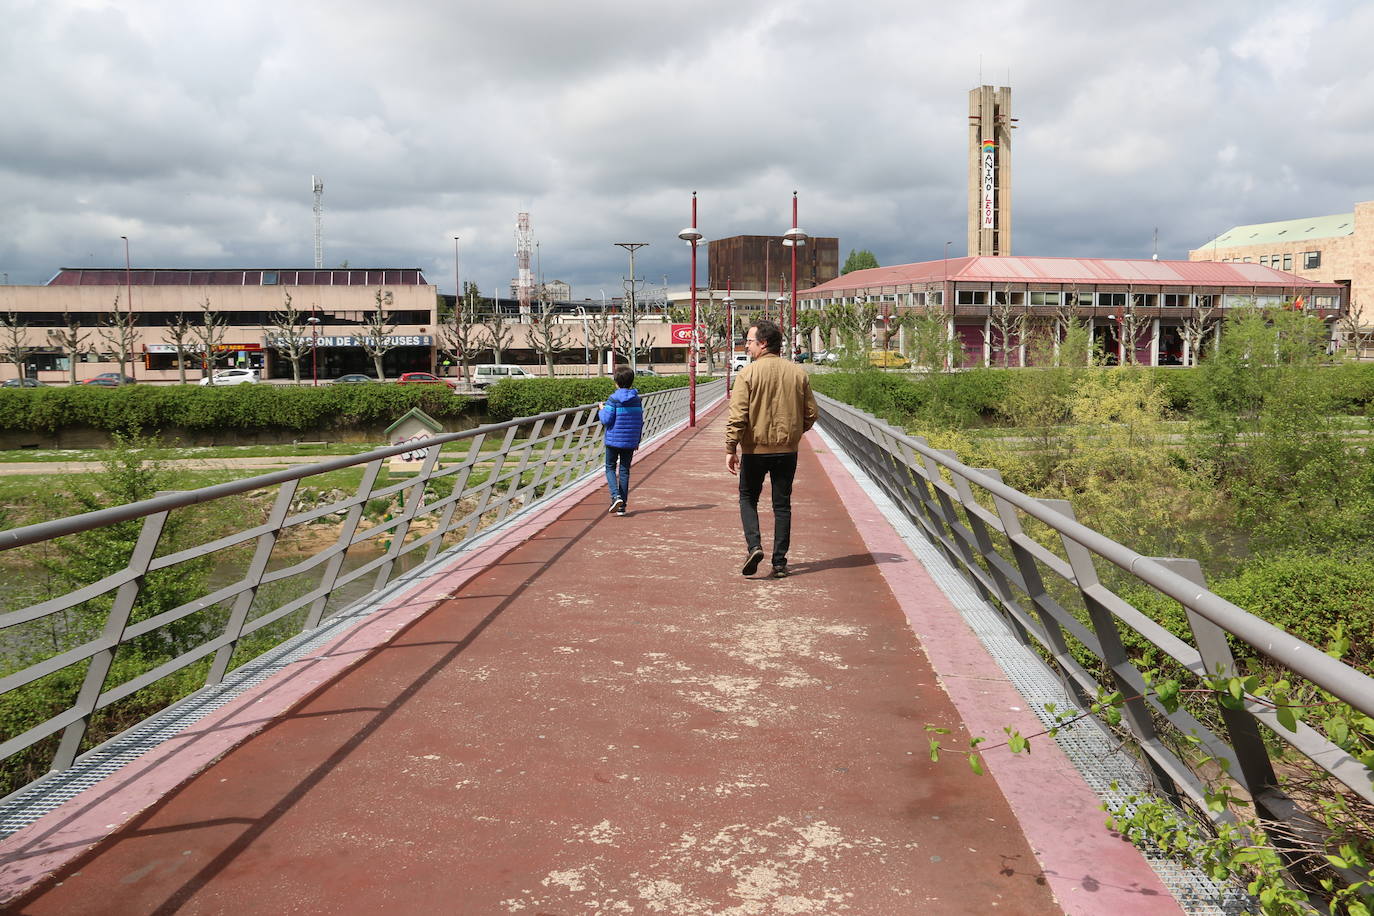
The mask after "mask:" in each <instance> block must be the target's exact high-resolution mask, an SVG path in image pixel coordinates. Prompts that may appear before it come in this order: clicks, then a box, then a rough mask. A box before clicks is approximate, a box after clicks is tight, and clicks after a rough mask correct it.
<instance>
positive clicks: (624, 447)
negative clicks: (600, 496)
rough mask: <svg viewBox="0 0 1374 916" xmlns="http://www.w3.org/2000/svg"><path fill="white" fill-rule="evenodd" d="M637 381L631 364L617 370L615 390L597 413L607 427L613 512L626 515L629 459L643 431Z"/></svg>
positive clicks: (609, 479)
mask: <svg viewBox="0 0 1374 916" xmlns="http://www.w3.org/2000/svg"><path fill="white" fill-rule="evenodd" d="M634 383H635V371H634V370H633V369H631V368H630V367H629V366H621V367H620V368H619V369H617V370H615V384H616V390H615V391H613V392H611V396H610V397H609V398H607V399H606V403H605V404H603V405H601V413H600V414H599V415H598V416H599V418H600V420H601V425H602V426H605V427H606V485H607V486H608V487H610V489H611V509H610V511H611V514H612V515H624V514H625V507H626V505H627V504H628V503H629V501H630V462H632V461H633V460H634V457H635V449H637V448H639V437H640V436H641V435H642V434H643V432H644V408H643V407H642V406H641V405H640V403H639V392H638V391H637V390H636V389H635V388H634V387H633V386H634Z"/></svg>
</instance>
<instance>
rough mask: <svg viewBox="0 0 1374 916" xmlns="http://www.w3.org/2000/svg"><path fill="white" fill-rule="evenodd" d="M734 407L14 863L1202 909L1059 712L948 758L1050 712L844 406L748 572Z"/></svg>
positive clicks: (21, 866) (223, 722)
mask: <svg viewBox="0 0 1374 916" xmlns="http://www.w3.org/2000/svg"><path fill="white" fill-rule="evenodd" d="M722 423H723V419H722V414H720V413H717V414H716V415H715V417H714V418H713V419H710V420H709V422H707V421H703V425H702V426H700V427H698V428H697V429H696V430H690V431H687V432H685V433H683V434H680V435H678V436H676V437H675V438H673V439H671V440H669V441H667V442H665V443H663V444H662V445H661V446H659V447H658V448H656V449H654V450H652V451H649V450H646V452H645V453H643V454H641V456H640V458H639V460H638V461H637V462H636V464H635V468H634V480H633V483H632V487H631V494H632V505H631V512H630V515H629V516H628V517H626V518H616V517H612V516H608V515H606V514H605V507H606V503H607V500H606V498H605V497H604V487H601V488H597V489H596V490H595V492H593V493H586V494H584V496H583V497H581V498H580V501H578V499H579V498H577V497H575V498H572V499H565V500H564V501H563V503H562V504H561V505H559V506H556V507H553V508H551V509H550V510H548V511H546V512H545V513H544V514H543V517H542V519H541V520H539V521H538V522H532V523H530V524H529V525H526V526H525V530H524V531H523V532H522V533H521V534H520V535H519V537H520V538H523V540H519V541H518V542H516V541H513V540H512V538H514V537H515V536H514V535H512V537H508V538H507V539H506V541H505V542H504V545H503V546H500V547H497V548H493V549H491V550H488V551H486V552H485V553H484V554H481V555H476V556H472V557H468V558H465V559H464V560H463V562H462V567H463V568H462V569H460V570H457V571H453V572H450V573H448V574H446V575H445V576H441V577H439V578H436V579H434V580H431V581H430V582H429V583H427V584H426V585H425V586H424V587H423V588H421V589H418V590H417V591H416V592H415V593H414V594H412V595H410V596H408V597H407V598H406V599H405V600H402V601H401V602H399V603H397V604H396V605H394V606H392V607H390V608H388V609H386V610H384V611H382V612H379V613H378V614H377V615H376V616H375V617H374V618H373V619H372V621H371V622H370V623H368V624H367V625H365V626H364V627H361V628H360V629H359V630H357V631H355V632H354V633H352V634H350V635H348V636H345V637H343V638H342V639H341V640H339V641H338V642H337V643H335V644H334V645H333V646H331V647H329V648H328V649H326V650H324V651H323V652H321V653H320V654H319V655H318V656H316V657H315V658H312V659H308V660H306V661H303V662H300V663H298V664H297V665H295V666H293V669H292V670H289V671H287V672H284V673H283V674H282V675H281V676H280V677H278V678H276V679H274V681H273V682H272V683H270V684H268V685H265V686H264V687H262V688H259V689H258V690H257V691H256V692H255V693H253V694H251V695H248V696H245V697H243V698H242V699H240V700H239V701H237V702H236V703H235V704H233V706H231V707H229V708H226V709H225V710H223V711H221V713H219V714H218V715H217V716H216V717H215V718H214V719H213V720H207V721H205V722H203V723H201V725H200V726H199V727H198V728H197V729H196V731H195V733H194V734H190V735H187V736H185V738H184V739H183V740H182V741H180V742H179V743H177V745H176V746H174V747H166V748H164V749H163V750H162V751H160V752H158V753H154V754H152V755H150V756H149V758H148V759H146V760H144V761H140V762H139V763H138V764H135V765H133V766H131V767H129V768H128V769H129V770H130V771H131V772H129V773H126V774H120V775H118V776H116V777H114V778H112V779H110V780H107V782H106V783H105V784H102V785H101V786H98V787H96V788H95V789H93V790H90V791H89V792H88V793H86V796H83V797H81V798H78V799H76V800H75V801H73V802H71V803H69V804H68V805H67V806H65V807H64V808H62V809H59V810H58V811H57V812H55V813H54V814H52V815H50V816H48V817H47V818H45V819H44V820H42V821H40V822H39V823H37V824H35V825H34V826H32V827H30V828H28V829H26V830H24V831H22V832H21V833H19V834H16V835H15V836H14V837H12V838H11V839H10V840H8V841H6V843H5V844H4V845H3V846H0V893H8V894H13V893H15V892H16V891H19V890H22V889H24V888H25V887H26V886H27V888H28V890H27V891H26V893H28V895H29V896H28V897H26V898H23V899H22V900H20V901H12V903H11V905H12V906H14V907H15V908H16V909H17V910H19V911H22V912H24V913H33V914H42V913H60V914H65V916H75V914H80V913H101V914H111V913H167V912H186V913H222V912H235V913H259V912H260V913H282V912H311V913H324V912H332V913H353V912H381V911H389V912H401V913H426V912H442V913H480V914H487V913H508V912H509V913H527V914H572V913H668V914H740V916H743V914H775V913H776V914H783V913H786V914H840V913H854V914H898V913H938V914H950V913H978V914H986V913H989V912H1004V913H1016V914H1035V913H1058V912H1073V913H1083V914H1089V913H1091V914H1100V913H1113V914H1114V916H1126V914H1131V913H1141V914H1145V913H1149V914H1159V913H1168V912H1171V911H1172V912H1178V909H1177V907H1176V905H1175V904H1174V903H1173V901H1172V899H1171V898H1170V897H1169V896H1168V894H1167V892H1166V891H1165V890H1164V888H1163V887H1162V885H1160V884H1159V882H1158V881H1157V879H1156V878H1155V876H1154V874H1153V873H1152V872H1151V871H1150V869H1149V868H1148V866H1147V865H1146V864H1145V863H1144V861H1143V860H1142V859H1141V858H1140V856H1139V855H1138V854H1136V852H1135V851H1134V850H1133V849H1132V848H1131V847H1130V846H1129V845H1127V844H1126V843H1124V842H1123V841H1121V840H1119V839H1116V838H1114V837H1112V836H1110V835H1109V834H1108V833H1107V832H1106V831H1105V829H1104V828H1103V827H1102V815H1101V812H1100V811H1098V810H1097V807H1096V805H1097V800H1096V798H1095V797H1093V796H1092V794H1091V793H1090V792H1089V791H1088V789H1087V788H1086V787H1085V786H1084V785H1083V783H1082V782H1081V780H1080V779H1079V777H1078V776H1077V774H1076V773H1074V771H1073V770H1072V768H1071V767H1070V766H1069V765H1068V763H1067V762H1066V761H1065V760H1064V759H1063V758H1062V756H1061V755H1060V754H1059V753H1058V751H1057V750H1056V749H1055V748H1054V747H1053V746H1052V745H1051V744H1050V743H1049V742H1048V741H1040V742H1038V743H1037V744H1036V750H1035V753H1034V754H1033V755H1032V756H1031V757H1029V758H1027V757H1020V758H1016V759H1008V758H1005V757H1001V756H999V755H998V754H996V753H994V754H992V755H990V757H989V760H988V763H989V765H990V767H991V771H992V772H991V775H987V776H981V777H980V776H976V775H973V774H972V773H971V772H970V770H969V768H968V766H966V765H965V764H964V763H963V762H962V761H961V760H959V759H957V758H954V757H947V758H946V759H944V760H942V761H941V762H939V763H932V762H931V761H930V760H929V757H928V754H927V735H926V733H925V731H924V726H925V725H926V724H927V723H933V724H939V725H943V726H945V727H948V728H950V729H952V730H953V733H952V734H951V735H950V736H949V742H948V743H949V744H951V745H954V744H962V743H963V740H964V739H963V738H962V737H961V735H963V734H964V731H963V730H964V728H965V725H964V724H963V723H967V728H968V729H969V731H971V732H973V733H977V734H986V735H1000V734H1001V727H1002V726H1003V725H1015V726H1017V727H1019V728H1021V730H1022V731H1023V732H1026V733H1029V732H1031V731H1034V730H1035V729H1036V726H1035V724H1034V722H1033V720H1030V719H1029V718H1028V714H1027V713H1026V712H1024V711H1022V709H1021V707H1024V705H1025V703H1024V701H1022V700H1021V699H1020V698H1019V696H1017V695H1016V694H1015V693H1014V691H1012V689H1011V687H1010V686H1009V685H1008V684H1007V683H1006V681H1005V679H1004V678H1003V677H1002V675H1001V672H1000V671H999V670H998V669H997V667H996V666H995V664H994V663H993V662H992V661H991V660H990V659H988V658H987V657H986V655H985V654H983V651H982V649H981V646H979V644H978V642H977V640H976V638H975V637H974V636H973V635H972V634H971V633H970V632H969V631H968V629H967V627H965V626H964V624H963V622H962V620H961V619H960V618H959V616H958V614H957V612H955V611H954V609H953V608H952V607H950V606H949V604H948V602H947V600H946V599H945V598H944V596H943V595H942V594H941V593H940V592H939V590H938V589H937V588H935V586H934V585H933V583H931V581H930V580H929V578H928V577H927V575H926V573H925V572H924V570H923V569H922V568H921V566H920V565H919V563H917V562H916V561H915V560H914V558H913V557H912V556H911V555H910V554H909V553H908V552H907V551H906V549H905V547H904V546H903V544H902V542H901V540H900V539H899V538H898V537H897V536H896V535H895V534H894V533H893V532H892V530H891V528H890V527H889V526H887V524H886V523H885V522H884V521H883V519H882V517H881V515H879V514H878V513H877V511H876V509H875V508H874V507H873V505H872V503H870V502H869V501H868V499H867V497H865V496H864V495H863V493H862V491H860V490H859V488H858V487H857V486H856V485H855V484H854V482H853V481H852V479H850V478H849V477H848V475H847V474H846V473H845V471H844V470H843V469H842V468H841V467H840V466H839V465H838V463H837V462H836V461H835V459H834V458H833V456H831V455H829V454H828V453H827V450H826V449H825V447H824V444H823V443H822V442H820V441H819V440H818V439H816V438H815V437H814V435H813V436H811V437H808V440H807V443H806V444H805V446H804V449H803V454H802V458H801V465H800V469H799V471H798V479H797V487H796V497H795V507H794V513H795V521H794V534H793V542H794V545H795V546H794V548H793V556H792V563H793V569H794V572H795V575H794V576H793V577H792V578H790V579H787V580H781V581H774V580H770V579H746V578H743V577H741V576H740V574H739V568H738V567H739V563H740V561H741V558H742V556H743V553H744V548H743V542H742V540H741V536H740V534H739V520H738V511H737V508H736V500H735V490H734V486H735V480H734V478H733V477H731V476H730V475H729V474H727V473H726V471H725V468H724V455H723V452H722V451H721V448H720V442H721V438H722V430H721V426H722ZM766 501H767V500H766V497H765V500H764V502H765V503H766ZM769 524H770V522H769V521H768V516H767V514H766V513H765V531H767V530H768V526H769ZM512 543H514V546H511V545H512ZM765 569H766V564H765ZM436 599H437V603H436ZM913 630H914V631H915V632H919V633H921V634H922V636H923V637H924V638H925V640H926V642H925V644H924V646H923V645H922V644H921V642H918V639H917V637H916V635H914V632H913ZM254 732H256V734H253V733H254ZM234 742H237V743H236V744H235V743H234ZM221 754H222V757H221V759H218V760H217V761H216V762H214V763H213V764H210V765H208V766H207V765H205V762H206V761H207V760H209V759H212V758H214V757H215V756H218V755H221ZM197 769H199V770H200V771H199V772H198V773H197V772H195V771H196V770H197ZM112 827H114V828H117V829H114V830H113V831H112V830H111V829H110V828H112ZM106 834H109V836H108V837H107V836H105V835H106ZM92 843H95V844H96V845H95V847H94V848H93V849H91V850H90V851H88V852H81V851H82V850H85V849H86V848H87V847H88V846H90V845H91V844H92ZM78 853H79V855H78ZM74 855H75V858H73V856H74ZM64 860H69V861H66V864H63V862H64ZM54 870H56V873H55V874H51V875H49V876H48V877H46V878H39V877H37V876H39V875H42V874H45V873H49V872H52V871H54ZM35 880H37V882H38V883H36V884H35V883H34V881H35ZM6 889H8V890H6Z"/></svg>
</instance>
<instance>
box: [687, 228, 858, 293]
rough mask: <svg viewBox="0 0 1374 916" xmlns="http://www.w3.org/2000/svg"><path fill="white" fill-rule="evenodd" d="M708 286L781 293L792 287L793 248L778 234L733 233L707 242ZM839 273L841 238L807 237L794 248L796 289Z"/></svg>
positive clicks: (818, 283)
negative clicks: (795, 255)
mask: <svg viewBox="0 0 1374 916" xmlns="http://www.w3.org/2000/svg"><path fill="white" fill-rule="evenodd" d="M706 258H707V277H708V281H707V286H709V287H710V288H712V289H725V288H726V284H727V282H728V283H729V285H730V287H731V288H732V289H736V290H767V291H770V292H773V291H776V292H783V291H784V290H790V289H791V288H792V249H791V248H789V247H787V246H786V245H784V244H783V239H782V236H780V235H735V236H731V237H730V238H727V239H714V240H712V241H709V242H707V243H706ZM839 275H840V240H839V239H838V238H810V239H807V240H806V244H805V245H801V246H798V248H797V289H810V288H811V287H813V286H820V285H821V284H823V283H828V282H830V281H831V280H833V279H835V278H836V277H838V276H839Z"/></svg>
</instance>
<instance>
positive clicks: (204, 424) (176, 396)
mask: <svg viewBox="0 0 1374 916" xmlns="http://www.w3.org/2000/svg"><path fill="white" fill-rule="evenodd" d="M471 403H472V399H471V398H468V397H465V396H463V395H457V394H453V393H452V392H451V391H449V389H448V388H447V386H444V387H440V386H438V385H385V384H375V385H328V386H324V387H319V388H314V387H297V386H287V385H234V386H232V387H223V388H217V387H206V388H202V387H200V386H191V385H167V386H159V385H128V386H125V387H122V388H89V387H84V386H74V387H67V388H5V389H0V429H12V430H23V431H28V432H35V433H52V432H56V431H57V430H59V429H62V428H65V427H80V426H87V427H93V428H95V429H100V430H105V431H107V432H120V433H133V432H138V431H142V432H144V433H156V432H159V431H161V430H163V429H166V428H168V427H181V428H183V429H187V430H192V431H196V430H215V429H242V430H268V429H284V430H306V429H320V428H325V429H328V428H334V427H345V426H354V425H360V424H365V423H371V422H376V421H379V420H388V419H394V418H395V417H398V416H400V415H401V414H403V413H405V412H406V411H407V410H409V409H410V408H412V407H418V408H420V409H421V410H423V411H424V412H425V413H427V414H429V415H430V416H432V417H434V418H435V419H443V418H447V417H456V416H459V415H461V414H462V413H464V411H466V410H467V409H468V408H469V405H470V404H471Z"/></svg>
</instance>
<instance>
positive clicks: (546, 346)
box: [525, 297, 571, 378]
mask: <svg viewBox="0 0 1374 916" xmlns="http://www.w3.org/2000/svg"><path fill="white" fill-rule="evenodd" d="M570 331H571V329H570V328H569V327H568V326H567V325H566V324H563V323H562V322H560V321H559V320H558V315H557V313H556V312H554V310H553V305H552V303H550V302H549V300H548V299H546V298H542V297H541V298H540V299H538V300H536V301H535V303H534V305H533V306H532V307H531V308H530V323H529V324H528V325H527V326H526V327H525V343H526V344H528V345H529V348H530V349H531V350H533V351H534V352H536V353H538V354H539V356H540V358H541V359H543V361H544V367H545V369H546V371H547V372H548V375H549V378H553V364H554V360H555V359H556V358H557V357H558V354H560V353H562V352H563V351H564V350H566V349H568V335H569V333H570Z"/></svg>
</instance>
